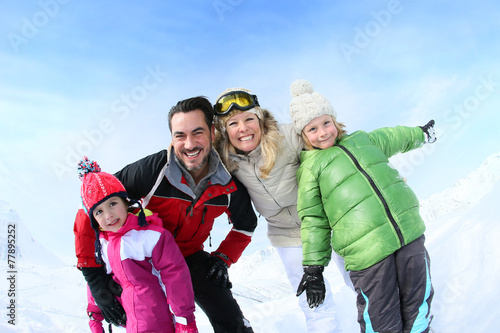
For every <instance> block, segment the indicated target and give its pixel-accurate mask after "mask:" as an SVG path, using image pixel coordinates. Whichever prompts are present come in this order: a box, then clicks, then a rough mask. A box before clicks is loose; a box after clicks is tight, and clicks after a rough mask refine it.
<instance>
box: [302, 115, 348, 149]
mask: <svg viewBox="0 0 500 333" xmlns="http://www.w3.org/2000/svg"><path fill="white" fill-rule="evenodd" d="M331 117H332V119H333V123H334V125H335V128H336V129H337V132H338V134H337V139H336V140H335V142H337V141H338V140H340V139H342V137H343V136H344V135H345V134H346V133H347V132H346V130H345V129H344V128H345V125H344V124H343V123H341V122H338V121H337V119H335V117H334V116H331ZM300 134H301V135H302V139H304V148H305V149H307V150H313V149H316V148H314V147H313V146H312V145H311V142H309V139H308V138H307V137H306V135H305V133H304V129H302V132H301V133H300Z"/></svg>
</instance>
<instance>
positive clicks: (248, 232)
mask: <svg viewBox="0 0 500 333" xmlns="http://www.w3.org/2000/svg"><path fill="white" fill-rule="evenodd" d="M211 158H216V159H217V160H218V161H219V163H218V167H217V170H216V171H215V173H214V174H212V175H211V176H210V181H209V183H208V185H207V187H206V189H205V191H204V192H203V194H202V195H201V196H200V197H199V198H198V200H196V198H195V195H194V193H193V192H192V190H191V189H190V188H189V186H188V185H187V183H186V181H185V179H184V176H183V174H182V171H181V169H180V167H179V166H178V165H177V163H176V162H175V158H174V154H173V153H172V154H169V152H168V150H162V151H160V152H158V153H155V154H152V155H149V156H147V157H145V158H143V159H140V160H138V161H137V162H134V163H132V164H129V165H127V166H126V167H125V168H123V169H122V170H120V171H119V172H117V173H116V174H115V176H116V177H117V178H118V179H119V180H120V181H121V182H122V183H123V185H124V186H125V189H126V190H127V193H128V196H129V197H130V198H132V199H137V200H143V205H144V206H145V207H146V206H147V208H148V209H149V210H151V211H152V212H154V213H157V214H158V216H159V217H160V218H161V219H162V220H163V227H164V228H165V229H167V230H169V231H170V232H171V233H172V235H173V236H174V239H175V242H176V243H177V245H178V246H179V248H180V250H181V252H182V254H183V255H184V257H187V256H189V255H191V254H194V253H196V252H198V251H200V250H202V249H203V243H204V242H205V240H206V239H207V238H208V237H209V236H210V231H211V230H212V227H213V225H214V220H215V218H217V217H218V216H220V215H222V214H223V213H226V214H227V216H228V218H229V222H230V223H232V224H233V227H232V229H231V230H230V231H229V233H228V235H227V236H226V238H225V239H224V241H222V243H221V244H220V246H219V247H218V249H217V250H216V251H214V254H216V255H218V256H220V257H221V258H222V259H223V260H224V261H225V262H226V263H227V264H228V266H230V265H231V264H232V263H234V262H236V261H237V260H238V259H239V257H240V256H241V254H242V253H243V250H244V249H245V248H246V246H247V245H248V244H249V243H250V240H251V237H252V234H253V231H254V230H255V227H256V226H257V217H256V215H255V212H254V210H253V207H252V204H251V201H250V196H249V195H248V192H247V190H246V188H245V187H244V185H243V184H241V183H240V182H239V181H238V180H237V179H236V178H232V177H231V175H230V174H229V172H228V171H227V170H226V168H225V167H224V166H223V165H222V163H221V162H220V160H219V157H218V155H217V154H216V153H215V151H214V150H212V156H211ZM74 232H75V249H76V256H77V258H78V263H77V267H78V268H81V267H95V266H99V265H98V264H97V263H96V262H95V260H94V251H95V250H94V241H95V232H94V230H93V229H92V227H91V225H90V219H89V217H88V216H87V214H85V212H84V211H83V209H80V210H79V211H78V213H77V216H76V219H75V225H74Z"/></svg>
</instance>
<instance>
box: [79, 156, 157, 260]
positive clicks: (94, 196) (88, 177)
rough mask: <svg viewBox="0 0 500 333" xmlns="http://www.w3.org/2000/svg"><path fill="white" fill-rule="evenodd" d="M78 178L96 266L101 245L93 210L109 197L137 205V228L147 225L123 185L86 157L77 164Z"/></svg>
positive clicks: (140, 206)
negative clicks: (92, 232) (119, 198)
mask: <svg viewBox="0 0 500 333" xmlns="http://www.w3.org/2000/svg"><path fill="white" fill-rule="evenodd" d="M78 177H79V178H80V180H81V181H82V187H81V191H80V192H81V196H82V203H83V206H84V208H85V211H86V212H87V214H88V215H89V218H90V224H91V226H92V228H93V229H94V230H95V233H96V240H95V250H96V251H95V257H96V262H97V263H98V264H102V263H103V261H102V256H101V243H100V242H99V224H98V223H97V221H96V220H95V218H94V216H93V214H92V213H93V211H94V209H95V208H96V207H97V206H98V205H99V204H101V203H103V202H104V201H106V200H108V199H109V198H111V197H114V196H117V197H121V198H123V199H125V200H127V201H128V202H129V203H130V204H137V205H138V206H139V208H140V212H139V215H138V216H139V226H141V227H144V226H146V225H148V222H147V221H146V215H145V213H144V210H143V209H142V205H141V202H140V201H138V200H132V199H129V198H128V196H127V191H126V190H125V187H124V186H123V184H122V183H121V182H120V181H119V180H118V178H116V177H115V176H113V175H111V174H109V173H106V172H101V167H100V166H99V164H97V163H96V162H94V161H91V160H89V159H88V158H87V157H86V156H85V157H84V158H83V159H82V160H81V161H80V163H78Z"/></svg>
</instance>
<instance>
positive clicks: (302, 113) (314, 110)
mask: <svg viewBox="0 0 500 333" xmlns="http://www.w3.org/2000/svg"><path fill="white" fill-rule="evenodd" d="M290 93H291V94H292V101H291V102H290V117H291V118H292V121H293V125H294V126H295V129H296V130H297V132H298V133H301V132H302V130H303V129H304V127H305V126H306V125H307V124H308V123H309V122H310V121H311V120H313V119H314V118H316V117H319V116H322V115H325V114H329V115H331V116H333V118H337V112H335V109H334V108H333V107H332V106H331V104H330V102H329V101H328V100H327V99H326V98H325V97H324V96H323V95H321V94H320V93H317V92H315V91H314V88H313V86H312V84H311V82H309V81H307V80H301V79H299V80H295V81H294V82H293V83H292V84H291V85H290Z"/></svg>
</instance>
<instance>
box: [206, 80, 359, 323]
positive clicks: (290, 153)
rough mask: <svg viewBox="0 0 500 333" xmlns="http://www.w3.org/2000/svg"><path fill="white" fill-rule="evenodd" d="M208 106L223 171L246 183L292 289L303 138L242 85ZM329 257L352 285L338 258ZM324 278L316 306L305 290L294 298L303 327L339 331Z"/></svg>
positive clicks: (297, 264) (297, 273)
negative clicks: (303, 319) (322, 296)
mask: <svg viewBox="0 0 500 333" xmlns="http://www.w3.org/2000/svg"><path fill="white" fill-rule="evenodd" d="M214 108H215V115H216V119H215V126H216V129H217V134H216V139H215V143H214V146H215V148H216V149H217V151H218V152H219V155H220V157H221V159H222V161H223V162H224V163H225V165H226V167H227V168H228V170H229V172H231V174H233V175H234V176H236V177H237V178H238V180H240V181H241V182H242V183H243V184H244V185H245V187H246V188H247V190H248V193H249V194H250V197H251V198H252V202H253V204H254V206H255V208H256V210H257V211H258V212H259V213H260V214H261V215H262V216H263V217H264V218H265V219H266V220H267V223H268V237H269V240H270V242H271V244H272V245H273V246H274V247H276V249H277V251H278V254H279V256H280V258H281V261H282V262H283V265H284V266H285V270H286V272H287V276H288V279H289V281H290V284H291V286H292V288H293V290H297V287H298V285H299V283H300V282H301V278H302V275H303V268H302V246H301V240H300V219H299V217H298V214H297V188H298V187H297V180H296V171H297V169H298V168H299V164H300V152H301V151H302V148H303V147H304V142H303V140H302V138H301V136H300V134H299V133H297V132H296V131H295V130H294V128H293V126H292V125H291V124H280V125H278V123H277V121H276V119H275V118H274V117H273V115H272V114H271V113H270V112H269V111H268V110H266V109H262V108H261V107H260V105H259V102H258V99H257V96H256V95H252V93H251V92H250V91H249V90H247V89H243V88H231V89H228V90H226V91H225V92H224V93H222V94H221V95H220V96H219V98H218V99H217V102H216V104H215V106H214ZM334 259H335V260H336V262H337V265H339V268H340V271H341V272H343V274H344V275H345V276H344V280H345V281H346V283H347V284H348V285H350V286H351V287H352V285H351V284H350V280H349V277H348V275H347V273H346V272H345V270H344V268H343V265H344V264H343V261H342V259H341V258H340V257H337V258H334ZM325 284H326V297H325V301H324V303H323V304H322V305H321V306H319V307H317V308H314V309H311V308H310V307H309V306H308V303H307V300H306V295H302V296H301V297H300V298H299V305H300V307H301V309H302V311H303V312H304V314H305V316H306V323H307V328H308V332H340V325H339V323H338V321H337V319H336V318H335V310H334V302H333V296H332V293H331V290H330V287H329V286H328V283H325Z"/></svg>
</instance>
